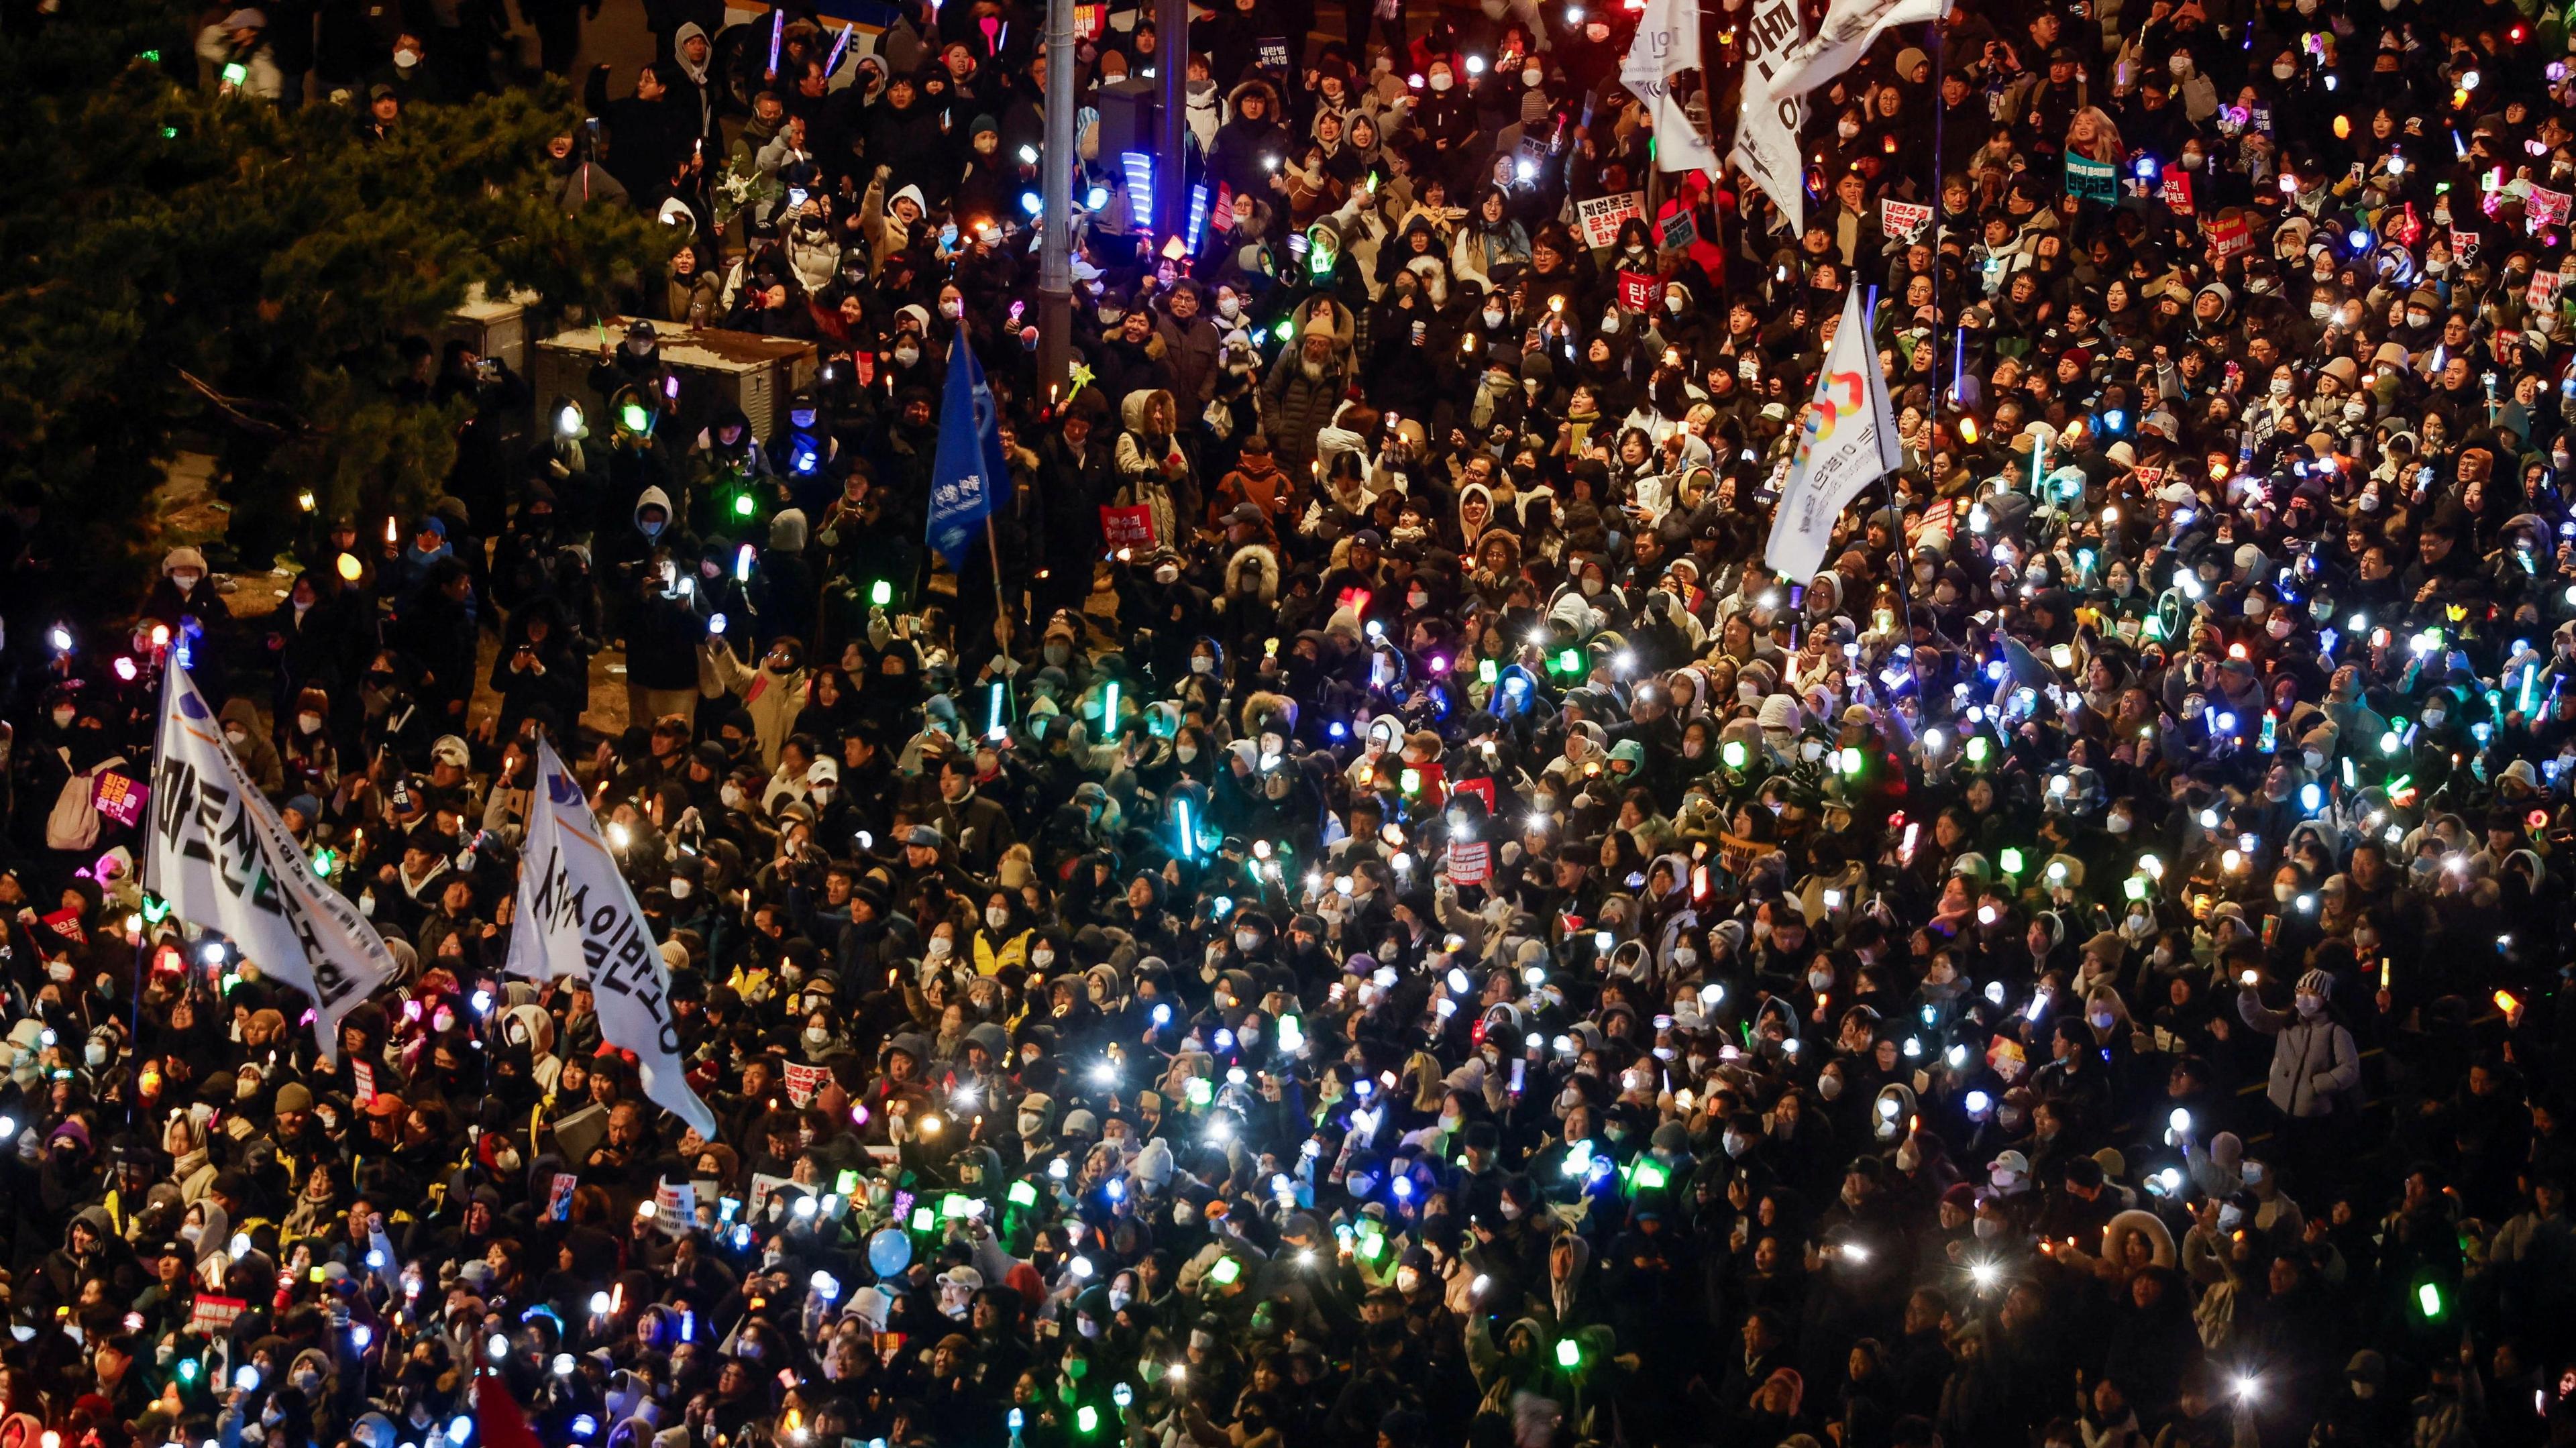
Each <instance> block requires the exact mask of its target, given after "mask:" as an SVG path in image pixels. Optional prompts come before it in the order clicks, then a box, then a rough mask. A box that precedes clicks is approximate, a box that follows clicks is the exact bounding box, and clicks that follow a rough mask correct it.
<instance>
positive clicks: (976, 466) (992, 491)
mask: <svg viewBox="0 0 2576 1448" xmlns="http://www.w3.org/2000/svg"><path fill="white" fill-rule="evenodd" d="M1010 496H1011V470H1010V464H1009V463H1007V462H1005V461H1004V460H1003V457H1002V420H1001V414H1000V413H999V412H998V411H997V410H996V409H995V408H994V406H993V389H992V388H990V387H988V386H986V385H985V383H984V369H983V368H982V367H980V366H977V365H976V362H975V349H974V348H972V347H969V346H967V345H966V334H965V332H964V331H963V330H962V329H961V330H960V331H959V332H958V334H957V337H956V340H954V341H952V342H951V343H949V346H948V395H947V397H946V398H944V399H943V400H942V401H941V403H940V411H939V455H938V458H937V460H936V461H935V462H934V463H933V464H932V466H931V469H930V546H931V547H933V548H936V549H938V550H939V556H940V557H942V558H945V559H947V560H948V566H949V567H951V568H958V567H962V566H964V560H965V557H966V545H967V543H968V541H969V540H971V539H972V538H973V537H974V536H975V530H976V529H977V528H978V527H981V526H982V525H983V523H984V520H985V519H987V518H990V517H991V516H993V510H994V509H996V508H998V507H1000V506H1001V505H1002V504H1003V503H1004V502H1006V501H1007V500H1008V499H1009V498H1010Z"/></svg>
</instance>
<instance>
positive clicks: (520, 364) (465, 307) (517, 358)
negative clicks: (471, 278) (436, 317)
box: [440, 295, 528, 377]
mask: <svg viewBox="0 0 2576 1448" xmlns="http://www.w3.org/2000/svg"><path fill="white" fill-rule="evenodd" d="M440 340H441V341H447V342H463V343H464V344H465V345H467V346H469V347H471V348H473V349H474V351H475V353H476V355H478V356H483V357H498V358H500V359H501V360H502V361H503V362H504V363H506V364H508V366H509V368H510V370H511V371H513V372H516V373H518V374H519V375H520V376H522V377H525V376H527V375H528V309H527V308H525V307H523V306H520V305H519V304H518V303H517V302H492V301H485V300H484V299H483V298H482V297H481V296H480V295H476V296H473V297H469V298H468V299H466V301H464V302H463V303H462V304H460V305H459V306H458V307H457V308H456V310H454V311H452V312H450V313H448V314H447V325H446V326H445V327H444V328H442V329H441V332H440Z"/></svg>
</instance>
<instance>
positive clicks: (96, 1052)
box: [81, 1041, 107, 1066]
mask: <svg viewBox="0 0 2576 1448" xmlns="http://www.w3.org/2000/svg"><path fill="white" fill-rule="evenodd" d="M81 1059H82V1060H85V1061H87V1062H89V1063H90V1064H91V1065H93V1066H104V1065H106V1064H107V1043H106V1042H104V1041H92V1042H90V1043H89V1044H88V1045H86V1046H84V1047H82V1048H81Z"/></svg>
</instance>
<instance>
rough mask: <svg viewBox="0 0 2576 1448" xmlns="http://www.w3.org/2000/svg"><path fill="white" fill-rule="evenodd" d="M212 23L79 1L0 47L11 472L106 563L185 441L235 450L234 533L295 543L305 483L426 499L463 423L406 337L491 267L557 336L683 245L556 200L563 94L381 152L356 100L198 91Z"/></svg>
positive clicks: (426, 120) (0, 454) (326, 493)
mask: <svg viewBox="0 0 2576 1448" xmlns="http://www.w3.org/2000/svg"><path fill="white" fill-rule="evenodd" d="M75 17H76V18H75ZM192 24H193V12H192V11H190V10H188V9H185V8H183V7H182V6H180V5H178V4H174V3H171V0H82V3H81V4H80V5H79V6H77V7H66V8H65V10H64V11H63V13H62V15H61V17H60V18H50V17H49V18H45V19H42V20H39V21H36V22H34V28H32V29H31V30H27V31H25V32H23V33H17V34H13V35H11V36H9V37H7V43H5V44H0V174H5V175H7V176H9V177H10V178H11V180H10V184H9V185H8V186H7V187H5V188H0V258H5V259H6V265H7V269H8V276H7V280H6V281H5V282H4V283H0V478H5V481H6V482H7V483H8V484H10V485H11V486H19V485H23V484H24V483H25V482H27V481H29V480H32V481H33V482H34V483H35V484H36V485H37V486H39V487H40V488H41V489H42V492H43V496H44V499H45V506H46V510H47V513H48V515H49V517H51V518H52V519H53V520H54V522H55V523H56V525H57V526H67V527H68V528H69V529H71V530H72V536H73V537H75V538H76V539H78V540H79V543H80V546H81V551H82V553H83V554H84V556H86V557H88V558H90V559H92V560H95V561H97V562H98V563H99V564H100V565H101V566H103V567H104V566H110V565H112V564H113V563H114V562H116V561H118V560H123V559H126V558H127V557H128V555H130V554H131V553H132V552H133V551H134V550H135V549H136V548H137V547H138V546H139V544H140V541H141V538H142V537H143V536H144V535H145V530H144V529H142V528H140V527H138V526H137V525H138V523H139V522H140V521H141V519H142V515H143V513H144V512H145V510H146V509H147V507H148V505H149V500H150V499H151V496H152V493H153V490H154V489H155V488H156V487H157V486H158V484H159V482H160V478H161V468H162V465H163V464H165V463H166V462H167V461H168V460H169V459H170V458H171V457H172V456H173V455H174V453H175V452H176V451H177V450H178V448H179V446H180V445H181V443H182V442H183V441H184V440H185V439H187V438H190V437H193V436H200V435H208V434H211V435H213V436H215V437H217V438H218V439H219V441H220V447H221V450H222V453H223V456H224V459H225V463H226V466H227V468H228V470H229V472H230V474H231V476H230V478H229V480H228V482H227V483H226V485H225V492H224V495H225V497H226V499H227V501H228V502H229V503H230V504H231V506H232V508H233V510H234V517H235V520H236V535H237V536H239V535H241V534H242V533H243V532H245V531H247V532H249V533H252V534H254V535H256V536H260V537H264V538H278V537H283V536H284V535H285V532H286V530H287V529H288V528H290V527H291V526H292V525H293V522H294V518H295V513H296V511H297V509H298V506H299V505H298V497H299V495H300V494H302V493H304V492H305V491H307V490H309V491H310V492H311V493H312V494H313V495H314V498H315V502H316V505H317V507H318V508H320V509H321V510H323V511H325V512H330V511H341V510H346V511H358V512H365V513H368V514H370V515H372V514H377V513H382V512H385V511H388V510H392V511H400V512H404V513H407V514H408V513H410V512H414V511H416V510H418V509H419V508H420V507H422V506H423V505H425V503H426V502H427V501H428V499H429V498H431V497H433V496H435V495H436V493H437V492H438V491H439V490H440V488H441V486H442V485H443V484H444V482H445V481H446V478H447V474H448V470H449V468H450V466H451V463H452V460H453V457H454V452H455V443H454V431H455V424H456V423H457V422H458V421H459V420H460V418H459V416H457V415H456V414H455V412H454V411H452V410H450V411H441V410H439V409H433V408H430V407H428V406H426V405H424V404H419V403H406V402H404V401H402V400H401V399H400V398H399V397H398V396H397V395H396V393H395V391H394V383H395V382H396V381H397V380H398V377H399V375H400V372H401V368H402V364H401V362H400V360H399V349H400V347H401V344H402V343H403V341H404V339H405V338H408V337H417V336H432V335H435V334H436V332H437V330H438V325H439V322H440V319H441V318H442V317H443V316H444V315H445V314H446V313H447V312H449V311H450V310H451V309H452V308H454V307H455V306H456V305H457V303H458V302H460V301H461V300H462V299H463V298H464V297H465V295H466V293H467V289H468V287H469V286H470V285H471V284H473V283H477V282H479V283H481V284H483V286H484V287H485V289H486V291H487V293H488V294H490V295H496V296H497V295H507V294H514V293H516V292H518V291H519V290H522V289H525V290H530V291H534V292H535V293H537V294H538V295H539V297H541V298H542V302H541V304H540V310H541V311H542V312H543V313H544V315H543V316H541V317H538V318H532V326H531V331H532V333H535V334H537V335H542V334H543V323H545V322H548V321H551V320H552V319H553V318H554V317H557V316H560V315H562V314H563V313H564V312H565V311H566V310H567V309H570V308H575V307H588V308H595V307H599V306H602V305H605V304H606V303H607V302H608V299H609V297H610V295H611V294H612V293H613V292H615V291H616V290H618V289H619V286H620V284H621V283H623V284H624V285H626V286H631V285H632V284H633V279H634V278H635V277H637V276H639V275H645V274H649V273H648V272H647V271H646V270H645V269H646V268H647V267H648V266H649V264H650V261H651V260H652V259H654V258H655V257H656V255H657V254H658V253H660V252H662V251H665V250H667V246H666V245H665V244H663V243H661V242H659V241H657V240H656V239H655V237H654V232H655V227H654V225H653V224H652V223H651V222H650V221H649V220H648V219H646V218H643V217H640V216H637V215H635V214H633V213H631V212H628V211H625V210H624V209H622V208H611V207H596V206H594V207H585V208H583V209H582V210H581V211H580V212H578V213H576V214H574V215H570V216H567V215H565V214H563V213H562V212H561V211H559V210H557V209H556V208H555V207H554V206H552V205H550V204H548V203H547V202H545V201H543V200H541V199H540V197H539V195H538V183H539V180H540V178H541V177H542V176H543V174H544V167H545V161H546V155H545V149H544V147H545V142H546V141H547V140H548V139H549V138H550V137H553V136H556V135H561V134H566V133H568V132H570V131H571V130H572V129H573V127H574V126H575V125H577V124H578V115H579V113H578V111H577V109H576V108H574V106H573V104H572V100H571V97H570V95H569V94H568V93H567V92H566V91H565V90H563V89H562V88H561V87H560V86H552V85H550V86H549V87H548V88H546V89H542V90H537V91H526V92H515V93H511V94H506V95H500V96H492V97H486V98H483V99H480V100H477V101H475V102H472V103H470V104H465V105H459V106H451V107H433V106H415V107H407V108H406V109H405V112H404V115H403V118H402V122H401V124H400V125H399V126H398V127H397V128H396V131H395V134H394V137H393V139H392V140H391V141H389V142H385V143H381V144H379V143H373V142H371V141H370V140H368V139H367V138H364V137H362V135H361V133H360V129H359V125H358V120H359V117H357V116H355V115H353V114H352V113H351V112H349V111H348V110H345V109H342V108H340V107H338V106H334V105H330V104H313V105H307V106H305V107H302V108H300V109H298V110H296V111H293V112H288V113H280V112H279V111H278V110H276V109H275V108H274V107H273V106H270V105H268V104H265V103H262V102H259V101H254V100H246V99H237V98H228V97H223V96H218V95H215V94H211V93H208V92H204V91H201V90H199V89H197V88H196V86H195V75H194V65H195V59H194V53H193V48H192V46H193V39H194V37H193V35H192V33H191V30H190V27H191V25H192ZM460 406H461V404H460ZM263 561H264V560H263Z"/></svg>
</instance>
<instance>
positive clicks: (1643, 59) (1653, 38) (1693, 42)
mask: <svg viewBox="0 0 2576 1448" xmlns="http://www.w3.org/2000/svg"><path fill="white" fill-rule="evenodd" d="M1697 69H1699V5H1698V3H1697V0H1648V3H1647V5H1646V11H1645V13H1644V14H1643V15H1641V16H1639V17H1638V18H1637V33H1636V36H1635V37H1634V38H1633V39H1631V40H1630V41H1629V42H1628V53H1627V55H1626V56H1625V57H1624V58H1622V59H1621V60H1620V62H1619V83H1620V84H1621V85H1624V86H1626V87H1627V88H1628V89H1629V91H1630V92H1632V93H1633V94H1634V95H1635V96H1636V97H1637V99H1639V100H1641V101H1643V102H1645V103H1646V113H1647V115H1648V116H1649V117H1650V118H1652V120H1653V122H1654V128H1655V169H1657V170H1659V171H1699V170H1704V171H1708V172H1710V173H1712V174H1714V173H1715V172H1716V171H1717V170H1718V166H1719V163H1718V159H1717V152H1716V151H1714V150H1712V149H1710V147H1709V144H1708V139H1707V138H1706V137H1704V136H1702V135H1701V134H1700V130H1699V127H1697V126H1695V125H1693V124H1691V118H1690V112H1689V111H1688V110H1686V109H1685V108H1684V107H1683V106H1682V102H1681V97H1679V96H1677V95H1675V94H1674V93H1673V88H1672V82H1673V77H1674V76H1676V75H1679V74H1680V73H1682V72H1683V71H1686V70H1697Z"/></svg>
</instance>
